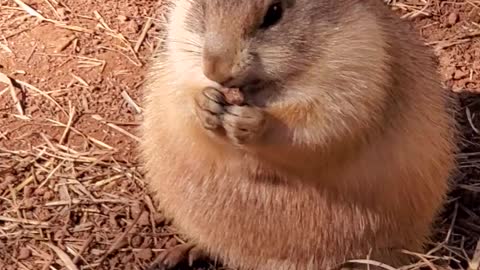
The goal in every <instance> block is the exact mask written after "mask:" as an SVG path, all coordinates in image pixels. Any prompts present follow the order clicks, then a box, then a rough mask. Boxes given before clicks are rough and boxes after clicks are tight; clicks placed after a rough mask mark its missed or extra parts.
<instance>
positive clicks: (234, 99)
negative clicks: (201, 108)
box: [220, 87, 245, 106]
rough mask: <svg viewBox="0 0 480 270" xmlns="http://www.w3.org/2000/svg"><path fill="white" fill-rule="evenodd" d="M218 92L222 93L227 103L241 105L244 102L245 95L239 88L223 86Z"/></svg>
mask: <svg viewBox="0 0 480 270" xmlns="http://www.w3.org/2000/svg"><path fill="white" fill-rule="evenodd" d="M220 92H222V93H223V95H224V96H225V101H226V102H227V103H228V104H231V105H238V106H241V105H243V104H244V102H245V97H244V95H243V93H242V91H241V90H240V89H239V88H227V87H223V88H221V89H220Z"/></svg>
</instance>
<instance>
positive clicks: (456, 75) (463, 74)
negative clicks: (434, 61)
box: [453, 70, 469, 80]
mask: <svg viewBox="0 0 480 270" xmlns="http://www.w3.org/2000/svg"><path fill="white" fill-rule="evenodd" d="M468 74H469V72H468V71H462V70H456V71H455V73H454V74H453V78H454V79H455V80H459V79H463V78H465V77H467V76H468Z"/></svg>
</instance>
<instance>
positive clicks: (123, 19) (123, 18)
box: [117, 15, 128, 22]
mask: <svg viewBox="0 0 480 270" xmlns="http://www.w3.org/2000/svg"><path fill="white" fill-rule="evenodd" d="M117 19H118V20H119V21H121V22H126V21H128V17H127V16H125V15H118V16H117Z"/></svg>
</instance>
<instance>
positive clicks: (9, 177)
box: [4, 173, 17, 183]
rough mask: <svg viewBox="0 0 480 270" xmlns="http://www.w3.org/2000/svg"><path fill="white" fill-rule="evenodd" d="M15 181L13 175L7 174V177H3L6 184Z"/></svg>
mask: <svg viewBox="0 0 480 270" xmlns="http://www.w3.org/2000/svg"><path fill="white" fill-rule="evenodd" d="M15 179H17V178H16V177H15V175H13V174H11V173H7V175H5V180H4V181H5V182H7V183H11V182H13V181H15Z"/></svg>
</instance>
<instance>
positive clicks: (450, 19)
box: [447, 12, 458, 26]
mask: <svg viewBox="0 0 480 270" xmlns="http://www.w3.org/2000/svg"><path fill="white" fill-rule="evenodd" d="M457 21H458V14H457V13H455V12H452V13H450V15H448V18H447V24H448V25H449V26H452V25H454V24H456V23H457Z"/></svg>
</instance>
